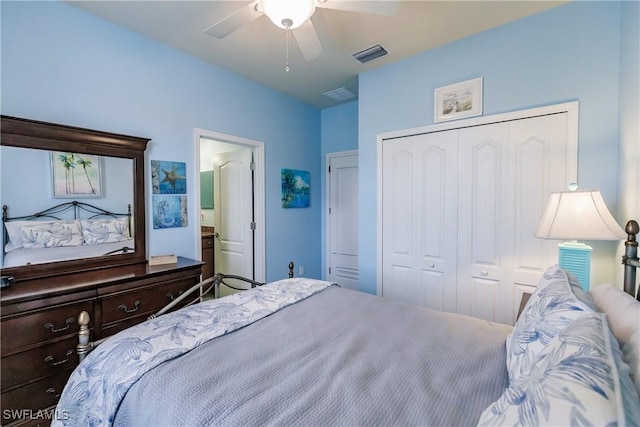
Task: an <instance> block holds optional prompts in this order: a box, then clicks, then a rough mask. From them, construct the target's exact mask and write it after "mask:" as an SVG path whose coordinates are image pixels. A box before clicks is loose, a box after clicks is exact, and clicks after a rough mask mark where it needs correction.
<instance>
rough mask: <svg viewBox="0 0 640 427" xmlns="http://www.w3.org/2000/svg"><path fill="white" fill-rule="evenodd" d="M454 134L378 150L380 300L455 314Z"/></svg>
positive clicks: (408, 140) (405, 141) (425, 136)
mask: <svg viewBox="0 0 640 427" xmlns="http://www.w3.org/2000/svg"><path fill="white" fill-rule="evenodd" d="M457 147H458V132H457V130H453V131H446V132H436V133H431V134H423V135H416V136H410V137H405V138H401V139H398V140H394V141H391V142H389V143H386V144H385V145H384V147H383V170H384V177H383V197H384V200H383V213H382V215H383V218H382V223H383V226H382V233H383V236H382V239H383V268H382V271H383V283H384V288H383V296H384V297H388V298H392V299H396V300H400V301H405V302H409V303H413V304H418V305H422V306H425V307H429V308H433V309H437V310H444V311H455V310H456V239H455V235H456V234H455V233H456V223H457V194H456V193H457V181H458V177H457V149H458V148H457Z"/></svg>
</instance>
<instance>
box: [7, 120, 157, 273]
mask: <svg viewBox="0 0 640 427" xmlns="http://www.w3.org/2000/svg"><path fill="white" fill-rule="evenodd" d="M0 133H1V139H0V159H1V161H2V165H1V166H2V169H1V171H0V173H1V175H0V181H1V188H2V192H1V193H0V199H1V200H0V204H2V205H3V207H4V206H6V208H5V209H6V216H7V217H9V219H12V218H13V219H22V217H29V220H30V221H29V223H26V225H25V224H22V225H20V226H18V224H17V223H18V222H17V221H16V222H15V223H14V225H13V226H12V227H11V228H12V230H18V229H19V232H20V233H22V234H21V236H23V237H24V236H25V234H24V233H26V232H32V234H30V235H29V237H30V238H31V237H33V236H35V237H33V238H34V240H32V241H29V244H28V245H27V244H24V247H23V248H20V249H30V248H36V249H37V250H39V251H41V252H44V251H46V250H47V249H46V248H49V246H55V247H51V249H55V250H66V249H67V248H60V247H58V246H73V245H77V246H78V248H73V249H76V250H77V252H75V253H74V252H70V253H71V255H66V256H65V257H60V258H57V257H56V256H54V257H53V258H51V259H50V260H49V258H47V257H44V258H42V260H37V261H34V262H31V261H24V263H23V261H20V262H19V263H8V262H6V261H5V259H6V258H7V252H6V251H7V249H9V250H13V249H14V248H13V247H12V246H11V245H9V247H7V244H8V243H10V237H9V236H8V233H7V232H6V230H7V229H6V228H5V229H4V230H3V236H4V238H3V248H2V254H3V256H2V261H3V264H2V265H3V267H2V275H3V276H13V277H14V278H15V280H16V281H20V280H25V279H31V278H37V277H47V276H55V275H59V274H66V273H74V272H80V271H88V270H96V269H102V268H107V267H115V266H122V265H128V264H137V263H143V262H146V237H145V235H146V232H145V230H146V224H145V195H144V193H145V184H144V152H145V150H146V147H147V143H148V142H149V139H147V138H140V137H134V136H127V135H120V134H114V133H109V132H102V131H96V130H90V129H83V128H78V127H72V126H66V125H59V124H53V123H46V122H40V121H35V120H29V119H23V118H17V117H9V116H1V117H0ZM71 153H72V154H73V156H74V158H73V159H63V158H62V157H64V156H66V155H70V154H71ZM87 159H89V161H87ZM67 160H70V161H67ZM59 162H61V163H63V164H64V167H63V168H62V169H61V171H62V172H60V170H59V171H58V172H54V168H55V167H59V166H55V165H56V164H57V163H59ZM88 169H93V170H96V169H98V170H99V173H98V174H97V175H96V176H99V182H98V183H97V184H96V182H95V179H96V177H92V179H94V184H92V185H93V187H92V194H89V195H87V194H79V193H80V192H79V191H77V192H74V191H72V192H71V193H72V194H71V195H66V194H65V195H64V197H63V198H61V195H60V194H59V193H58V190H57V188H58V187H57V186H56V183H57V182H58V180H63V181H64V180H66V181H67V182H68V184H67V185H68V186H71V187H72V188H73V189H76V188H78V187H79V186H80V185H81V183H80V181H84V180H85V175H86V174H87V173H88ZM74 170H75V174H74V175H72V178H71V180H70V179H69V176H68V175H67V176H65V174H69V173H72V172H74ZM56 173H57V175H56ZM78 173H79V175H78ZM73 176H77V177H79V178H75V179H76V180H77V184H76V182H74V178H73ZM54 181H55V182H54ZM86 181H87V182H90V181H91V179H90V176H89V175H86ZM76 185H77V186H76ZM75 202H77V203H75ZM67 204H70V205H73V210H72V213H69V212H62V213H60V215H62V217H60V218H59V217H58V216H57V215H58V214H57V213H54V214H53V216H54V217H55V218H54V219H55V220H58V219H59V220H60V221H59V222H56V221H55V220H52V217H51V216H42V217H37V218H31V217H30V216H32V215H33V214H36V213H40V212H43V211H48V209H50V208H51V207H55V206H58V205H67ZM76 205H78V206H76ZM87 205H88V206H90V208H89V209H90V210H91V209H93V208H94V207H95V208H97V210H98V211H107V212H109V213H114V214H117V215H115V216H106V217H105V216H104V215H102V216H101V215H96V214H95V213H92V212H78V207H79V206H82V207H84V206H87ZM129 209H130V214H129V215H127V214H128V213H129ZM81 210H82V209H81ZM68 215H74V217H73V218H69V217H68ZM78 215H79V217H78ZM111 217H113V218H117V219H114V220H109V219H108V218H111ZM122 217H124V218H122ZM103 218H104V219H103ZM125 219H126V221H127V224H129V226H128V228H129V229H128V230H127V232H128V237H129V238H128V240H127V241H126V242H125V244H123V245H122V246H121V247H122V248H124V246H126V248H125V249H124V250H122V251H112V250H106V249H107V248H108V249H111V248H109V247H108V245H100V246H99V245H98V244H99V243H104V242H108V239H107V240H99V239H94V238H95V237H96V236H98V237H99V234H97V233H96V234H91V235H87V234H86V232H87V230H88V229H89V227H93V228H94V231H99V230H95V229H96V228H101V229H107V230H109V231H108V232H111V231H114V230H116V229H117V227H118V226H119V225H121V220H122V221H124V220H125ZM38 221H47V222H49V223H51V224H53V225H52V226H51V227H54V226H57V227H63V226H64V227H65V228H64V229H65V230H68V229H69V227H71V228H70V229H71V230H72V232H70V233H72V234H70V235H67V237H68V236H72V237H71V238H70V240H69V242H74V243H69V244H68V245H67V244H59V242H56V241H55V239H52V238H51V235H52V233H53V232H52V231H51V230H49V229H47V227H48V226H47V225H46V224H44V222H43V223H42V224H37V222H38ZM20 222H21V223H23V222H24V221H20ZM31 222H33V223H34V224H35V225H31ZM7 223H9V222H7ZM66 224H71V225H69V226H68V227H67V225H66ZM83 224H84V225H85V229H84V233H83V230H82V225H83ZM74 227H77V228H74ZM35 229H37V230H36V231H37V232H39V233H40V234H37V233H36V232H34V231H33V230H35ZM52 229H53V228H52ZM75 230H78V233H80V235H81V237H79V238H78V239H76V238H75V237H73V236H76V235H79V234H78V233H76V231H75ZM116 231H117V230H116ZM14 233H15V231H14ZM47 233H48V235H47ZM73 233H75V234H73ZM107 234H108V233H107ZM43 236H45V237H43ZM88 236H89V237H88ZM54 237H57V235H55V236H54ZM34 242H35V243H34ZM51 242H54V243H51ZM90 246H93V247H90ZM16 252H17V251H16ZM25 252H27V251H25ZM34 253H35V252H34ZM34 259H37V258H34Z"/></svg>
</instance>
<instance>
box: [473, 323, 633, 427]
mask: <svg viewBox="0 0 640 427" xmlns="http://www.w3.org/2000/svg"><path fill="white" fill-rule="evenodd" d="M478 425H491V426H497V425H499V426H516V425H518V426H534V425H542V426H569V425H594V426H595V425H598V426H605V425H619V426H624V425H630V426H631V425H634V426H635V425H640V399H639V398H638V394H637V392H636V390H635V389H634V387H633V385H632V383H631V380H630V378H629V374H628V367H627V366H626V365H625V364H624V362H622V360H621V358H620V349H619V348H618V346H617V343H616V340H615V337H613V335H612V334H611V332H610V330H609V326H608V325H607V320H606V316H605V315H604V314H602V313H591V314H585V315H584V316H582V317H580V318H578V319H577V320H575V321H573V322H571V323H570V324H569V325H567V326H566V327H565V328H564V329H563V330H562V331H560V332H559V333H558V334H557V335H556V336H555V337H554V338H553V339H552V340H551V341H550V342H549V344H548V345H547V346H546V347H545V348H544V349H543V350H542V351H541V352H540V354H539V355H538V357H537V358H536V360H535V362H534V364H533V366H532V369H531V374H530V375H529V376H522V377H520V378H518V379H516V380H515V381H514V382H513V383H511V384H510V385H509V388H508V389H507V390H506V391H505V392H504V394H503V395H502V396H501V397H500V398H499V399H498V400H497V401H495V402H494V403H493V404H491V405H490V406H489V407H488V408H487V409H485V410H484V412H483V413H482V415H481V417H480V420H479V422H478Z"/></svg>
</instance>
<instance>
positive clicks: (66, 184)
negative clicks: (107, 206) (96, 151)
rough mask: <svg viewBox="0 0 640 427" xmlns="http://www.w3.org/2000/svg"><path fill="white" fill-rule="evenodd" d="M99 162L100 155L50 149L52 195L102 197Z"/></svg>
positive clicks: (100, 160) (100, 161)
mask: <svg viewBox="0 0 640 427" xmlns="http://www.w3.org/2000/svg"><path fill="white" fill-rule="evenodd" d="M101 163H102V159H101V157H100V156H93V155H90V154H81V153H68V152H64V151H52V152H51V172H52V183H53V197H75V198H78V197H102V171H101Z"/></svg>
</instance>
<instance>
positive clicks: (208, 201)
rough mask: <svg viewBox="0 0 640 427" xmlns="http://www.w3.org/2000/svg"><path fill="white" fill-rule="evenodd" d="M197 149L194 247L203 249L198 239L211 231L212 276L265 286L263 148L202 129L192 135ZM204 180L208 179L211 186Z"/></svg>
mask: <svg viewBox="0 0 640 427" xmlns="http://www.w3.org/2000/svg"><path fill="white" fill-rule="evenodd" d="M195 144H196V149H195V153H196V164H197V165H199V167H200V173H198V174H196V177H197V178H198V179H197V187H198V188H197V189H196V194H197V195H198V199H199V200H198V204H197V206H198V207H199V208H200V215H198V219H199V224H198V227H196V232H197V233H198V235H197V238H196V242H198V244H199V245H201V241H202V239H201V238H200V236H201V233H202V232H203V231H204V230H206V231H211V230H213V231H214V239H213V240H214V253H215V257H214V259H215V263H214V272H215V273H225V274H235V275H239V276H244V277H248V278H252V279H254V280H257V281H260V282H264V281H265V280H266V279H265V277H266V271H265V253H266V251H265V228H266V227H265V213H264V212H265V207H264V206H265V181H264V176H265V174H264V170H265V165H264V144H263V143H262V142H261V141H255V140H249V139H246V138H241V137H236V136H233V135H226V134H221V133H218V132H212V131H207V130H202V129H196V131H195ZM202 177H205V178H204V179H207V177H211V179H212V184H211V183H209V182H208V180H207V181H204V179H203V178H202ZM208 188H211V191H212V194H210V195H207V194H206V193H207V191H208ZM201 190H205V194H201ZM199 253H202V248H200V251H199Z"/></svg>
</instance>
